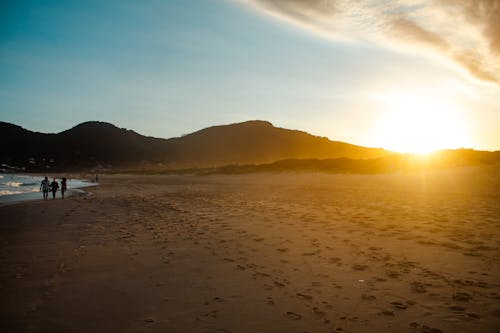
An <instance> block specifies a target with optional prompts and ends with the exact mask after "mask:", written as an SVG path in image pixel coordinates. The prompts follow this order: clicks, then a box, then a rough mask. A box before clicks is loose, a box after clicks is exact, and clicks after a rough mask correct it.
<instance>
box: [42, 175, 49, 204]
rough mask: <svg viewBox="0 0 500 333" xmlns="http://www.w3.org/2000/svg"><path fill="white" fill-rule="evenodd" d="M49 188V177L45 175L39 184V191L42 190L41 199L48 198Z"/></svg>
mask: <svg viewBox="0 0 500 333" xmlns="http://www.w3.org/2000/svg"><path fill="white" fill-rule="evenodd" d="M49 188H50V184H49V179H48V178H47V176H45V179H44V180H42V183H41V184H40V191H42V192H43V200H48V198H49Z"/></svg>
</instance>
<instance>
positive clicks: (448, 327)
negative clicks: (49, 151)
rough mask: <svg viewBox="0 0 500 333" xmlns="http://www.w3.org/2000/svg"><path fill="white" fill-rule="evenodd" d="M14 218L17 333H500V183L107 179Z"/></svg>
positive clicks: (29, 206) (13, 208)
mask: <svg viewBox="0 0 500 333" xmlns="http://www.w3.org/2000/svg"><path fill="white" fill-rule="evenodd" d="M88 191H91V193H87V194H85V195H84V194H81V195H74V196H72V197H70V198H67V199H65V200H60V199H58V200H50V201H48V202H43V201H35V202H27V203H22V204H16V205H10V206H5V207H0V221H1V223H0V249H1V252H0V290H1V298H2V302H1V305H0V330H1V331H2V332H498V329H499V328H500V250H499V249H500V179H499V177H498V174H497V173H496V172H495V170H479V169H461V170H453V171H435V172H429V173H414V174H394V175H326V174H275V175H268V174H254V175H239V176H225V175H213V176H203V177H200V176H159V175H158V176H131V175H112V176H107V175H104V176H102V177H101V179H100V185H99V186H96V187H92V188H89V189H88Z"/></svg>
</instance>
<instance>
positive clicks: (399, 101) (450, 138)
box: [376, 93, 469, 154]
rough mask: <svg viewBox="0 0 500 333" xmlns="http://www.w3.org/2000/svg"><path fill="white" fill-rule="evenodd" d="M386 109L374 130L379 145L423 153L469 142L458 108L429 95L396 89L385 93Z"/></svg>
mask: <svg viewBox="0 0 500 333" xmlns="http://www.w3.org/2000/svg"><path fill="white" fill-rule="evenodd" d="M385 102H386V105H387V109H386V110H385V113H384V116H382V117H381V119H380V123H379V126H378V130H377V134H376V135H377V138H378V141H379V143H380V146H382V147H384V148H386V149H389V150H393V151H397V152H403V153H415V154H425V153H430V152H432V151H435V150H440V149H453V148H460V147H466V146H468V145H469V140H468V135H467V127H466V123H465V121H464V120H463V119H462V117H461V112H459V111H460V110H459V109H458V108H457V107H456V106H454V105H452V104H451V103H449V102H448V103H446V102H445V101H444V100H441V99H439V98H437V97H433V96H425V95H422V96H417V95H415V94H410V93H397V94H392V95H388V96H386V97H385Z"/></svg>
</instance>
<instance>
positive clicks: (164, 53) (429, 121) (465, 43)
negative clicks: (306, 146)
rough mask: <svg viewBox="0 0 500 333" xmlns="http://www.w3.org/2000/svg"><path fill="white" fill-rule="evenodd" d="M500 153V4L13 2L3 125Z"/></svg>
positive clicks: (5, 33) (5, 21)
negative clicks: (297, 134)
mask: <svg viewBox="0 0 500 333" xmlns="http://www.w3.org/2000/svg"><path fill="white" fill-rule="evenodd" d="M253 119H261V120H267V121H270V122H272V123H273V124H274V125H275V126H278V127H284V128H291V129H300V130H303V131H307V132H309V133H311V134H314V135H319V136H326V137H328V138H330V139H332V140H337V141H345V142H349V143H354V144H358V145H363V146H369V147H383V148H387V149H391V150H396V151H409V152H426V151H430V150H433V149H444V148H460V147H466V148H474V149H481V150H500V1H497V0H464V1H459V2H457V1H452V0H429V1H424V0H394V1H376V0H307V1H306V0H232V1H231V0H179V1H177V0H169V1H160V0H158V1H154V0H148V1H127V0H121V1H114V0H108V1H90V0H89V1H73V0H64V1H56V0H47V1H43V2H40V1H22V0H19V1H1V2H0V120H1V121H6V122H11V123H14V124H17V125H20V126H22V127H24V128H26V129H29V130H33V131H40V132H46V133H54V132H60V131H63V130H66V129H69V128H71V127H73V126H75V125H77V124H78V123H81V122H84V121H89V120H98V121H106V122H110V123H113V124H115V125H116V126H118V127H123V128H128V129H133V130H134V131H136V132H138V133H140V134H143V135H147V136H155V137H162V138H169V137H175V136H180V135H183V134H187V133H190V132H193V131H196V130H199V129H202V128H205V127H208V126H213V125H221V124H229V123H236V122H241V121H246V120H253Z"/></svg>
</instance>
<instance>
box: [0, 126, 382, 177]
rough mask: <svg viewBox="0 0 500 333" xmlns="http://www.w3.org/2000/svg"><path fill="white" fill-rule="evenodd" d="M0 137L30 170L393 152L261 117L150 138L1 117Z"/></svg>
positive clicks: (5, 150) (6, 153)
mask: <svg viewBox="0 0 500 333" xmlns="http://www.w3.org/2000/svg"><path fill="white" fill-rule="evenodd" d="M0 139H1V140H2V142H4V144H3V145H2V146H1V148H0V163H1V164H5V165H8V166H16V167H22V168H25V169H26V170H31V171H36V170H45V169H47V168H52V169H56V170H57V169H70V168H74V169H78V168H94V167H99V166H100V167H108V168H109V167H113V168H116V167H136V166H139V165H162V166H164V167H165V168H190V167H191V168H192V167H198V168H203V167H214V166H221V165H227V164H249V163H253V164H260V163H272V162H275V161H277V160H281V159H289V158H295V159H302V158H319V159H323V158H339V157H346V158H353V159H360V158H363V159H365V158H376V157H381V156H385V155H387V154H389V152H388V151H386V150H383V149H376V148H366V147H361V146H356V145H352V144H348V143H344V142H338V141H331V140H329V139H327V138H324V137H318V136H314V135H311V134H309V133H306V132H302V131H297V130H289V129H284V128H277V127H274V126H273V125H272V124H271V123H269V122H267V121H259V120H255V121H246V122H242V123H236V124H230V125H222V126H213V127H209V128H205V129H202V130H200V131H197V132H194V133H191V134H188V135H185V136H182V137H177V138H171V139H160V138H153V137H147V136H143V135H140V134H138V133H136V132H134V131H132V130H127V129H123V128H118V127H116V126H114V125H112V124H109V123H104V122H97V121H90V122H85V123H82V124H79V125H77V126H75V127H73V128H71V129H69V130H66V131H63V132H60V133H55V134H47V133H38V132H32V131H29V130H26V129H24V128H22V127H20V126H17V125H13V124H10V123H5V122H0Z"/></svg>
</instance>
